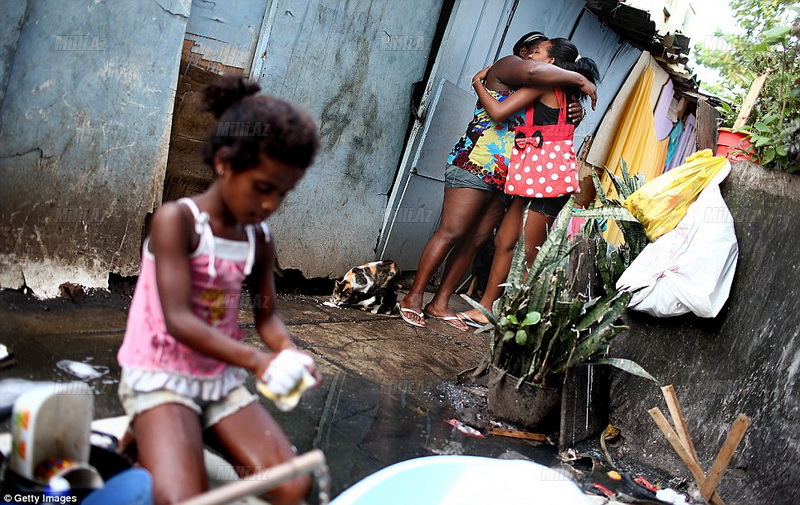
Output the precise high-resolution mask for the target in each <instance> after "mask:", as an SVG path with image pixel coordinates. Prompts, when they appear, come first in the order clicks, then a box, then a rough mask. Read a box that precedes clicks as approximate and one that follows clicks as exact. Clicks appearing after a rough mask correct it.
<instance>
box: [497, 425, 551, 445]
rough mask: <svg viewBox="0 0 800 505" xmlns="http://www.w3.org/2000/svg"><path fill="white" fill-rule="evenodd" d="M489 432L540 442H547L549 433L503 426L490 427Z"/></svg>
mask: <svg viewBox="0 0 800 505" xmlns="http://www.w3.org/2000/svg"><path fill="white" fill-rule="evenodd" d="M487 433H488V434H490V435H498V436H501V437H509V438H523V439H525V440H536V441H538V442H547V435H542V434H541V433H533V432H531V431H516V430H504V429H503V428H489V429H488V430H487Z"/></svg>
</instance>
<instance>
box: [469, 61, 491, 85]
mask: <svg viewBox="0 0 800 505" xmlns="http://www.w3.org/2000/svg"><path fill="white" fill-rule="evenodd" d="M490 68H492V66H491V65H489V66H488V67H486V68H484V69H483V70H481V71H480V72H478V73H477V74H475V75H474V76H473V77H472V83H473V84H475V81H476V80H478V81H483V80H484V79H486V74H488V73H489V69H490Z"/></svg>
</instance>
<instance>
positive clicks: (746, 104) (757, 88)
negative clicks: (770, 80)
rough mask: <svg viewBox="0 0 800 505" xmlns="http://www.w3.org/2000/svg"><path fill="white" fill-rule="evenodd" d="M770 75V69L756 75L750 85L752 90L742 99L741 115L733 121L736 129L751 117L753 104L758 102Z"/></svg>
mask: <svg viewBox="0 0 800 505" xmlns="http://www.w3.org/2000/svg"><path fill="white" fill-rule="evenodd" d="M768 75H769V71H767V72H764V73H763V74H761V75H759V76H758V77H756V78H755V80H754V81H753V84H751V85H750V90H749V91H748V92H747V96H745V97H744V100H743V101H742V108H741V109H739V115H738V116H736V121H735V122H734V123H733V129H734V130H735V129H737V128H741V127H742V126H744V124H745V123H746V122H747V118H748V117H750V112H752V110H753V106H754V105H755V104H756V100H758V94H759V93H761V88H763V87H764V83H765V82H766V81H767V76H768Z"/></svg>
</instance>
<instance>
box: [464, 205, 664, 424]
mask: <svg viewBox="0 0 800 505" xmlns="http://www.w3.org/2000/svg"><path fill="white" fill-rule="evenodd" d="M572 205H573V200H572V199H570V200H569V202H568V203H567V205H566V206H565V208H564V210H563V211H562V213H561V215H560V216H559V220H558V222H557V224H556V226H555V228H554V229H553V230H552V231H551V232H550V234H549V235H548V237H547V240H546V241H545V243H544V244H543V245H542V246H541V248H540V250H539V253H538V254H537V255H536V259H535V260H534V261H533V263H532V264H531V266H530V268H526V265H525V253H524V250H525V244H524V241H525V237H524V236H523V237H522V238H521V239H520V242H519V244H517V248H516V250H515V252H514V258H513V261H512V264H511V270H510V272H509V276H508V280H507V283H506V289H505V292H504V294H503V296H501V297H500V298H499V299H498V300H497V301H496V302H495V303H494V305H493V308H492V310H491V311H489V310H486V309H485V308H483V307H482V306H481V305H480V304H478V303H476V302H475V301H474V300H472V299H471V298H468V297H465V299H466V300H467V301H468V302H469V303H470V304H471V305H472V306H473V307H475V308H477V309H479V310H481V311H482V312H483V314H484V315H485V316H486V318H487V319H488V320H489V325H487V327H489V328H492V329H493V330H494V337H493V339H492V343H491V345H490V349H489V352H488V354H487V355H486V357H485V358H484V360H483V361H482V362H481V364H480V365H478V367H477V368H476V369H475V372H474V375H475V376H476V377H477V376H481V375H483V374H485V373H487V372H489V373H490V379H489V398H488V400H489V401H488V403H489V405H488V407H489V410H490V412H492V414H493V415H495V416H497V417H499V418H503V419H506V420H508V421H512V422H517V423H520V424H525V425H527V426H529V427H536V426H537V425H538V424H540V423H541V422H542V421H543V420H544V419H545V418H546V417H547V415H548V414H549V413H550V411H551V410H552V409H553V408H554V407H555V406H556V405H557V404H558V402H559V400H560V398H561V387H562V383H563V378H564V373H565V372H566V371H567V370H568V369H569V368H570V367H574V366H577V365H582V364H591V363H593V364H610V365H613V366H617V367H619V368H622V369H624V370H626V371H628V372H631V373H634V374H637V375H640V376H643V377H647V378H649V379H652V380H655V379H653V378H652V377H651V376H650V375H649V374H647V372H646V371H644V370H643V369H642V368H641V367H640V366H639V365H637V364H636V363H634V362H633V361H630V360H625V359H618V358H609V357H607V354H608V343H609V341H610V340H611V339H612V338H613V337H614V336H615V335H617V334H618V333H620V332H621V331H624V330H625V329H627V328H626V327H625V326H624V325H623V324H621V320H620V316H621V314H622V313H623V311H624V310H625V308H626V307H627V305H628V302H629V300H630V297H631V294H630V293H618V292H617V291H616V290H613V289H612V290H611V291H608V292H607V293H606V294H605V295H604V296H601V297H597V298H589V297H587V296H584V295H582V294H580V293H574V290H573V285H572V282H573V281H572V279H571V278H570V275H569V271H568V257H569V255H570V252H571V250H572V248H573V247H574V244H571V243H570V241H569V239H568V237H567V227H568V224H569V221H570V218H571V216H572Z"/></svg>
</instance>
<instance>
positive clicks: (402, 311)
mask: <svg viewBox="0 0 800 505" xmlns="http://www.w3.org/2000/svg"><path fill="white" fill-rule="evenodd" d="M395 308H396V309H397V311H398V312H399V313H400V318H401V319H402V320H403V321H405V322H406V323H408V324H410V325H411V326H416V327H417V328H425V327H426V326H427V325H425V324H420V323H418V322H416V321H414V320H412V319H411V318H409V317H408V316H407V315H406V314H405V313H406V312H411V313H412V314H414V315H415V316H417V317H419V318H420V319H422V320H423V321H424V320H425V316H424V315H423V314H422V312H417V311H416V310H414V309H408V308H404V307H401V306H400V304H399V303H398V304H397V305H395Z"/></svg>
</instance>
